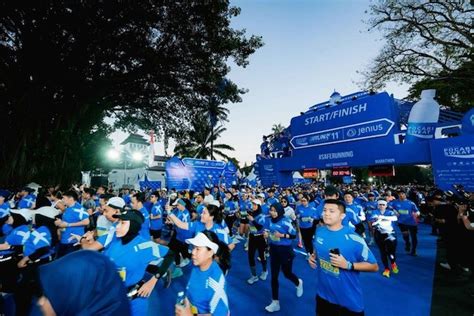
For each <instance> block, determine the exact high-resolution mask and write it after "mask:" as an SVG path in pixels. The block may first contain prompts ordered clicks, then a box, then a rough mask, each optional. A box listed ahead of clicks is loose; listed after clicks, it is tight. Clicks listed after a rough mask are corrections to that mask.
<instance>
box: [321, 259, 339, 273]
mask: <svg viewBox="0 0 474 316" xmlns="http://www.w3.org/2000/svg"><path fill="white" fill-rule="evenodd" d="M319 265H320V266H321V269H323V270H324V271H327V272H330V273H332V274H335V275H339V268H337V267H335V266H333V265H332V264H331V262H328V261H326V260H323V259H321V258H319Z"/></svg>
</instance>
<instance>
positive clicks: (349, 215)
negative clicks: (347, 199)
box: [342, 204, 360, 228]
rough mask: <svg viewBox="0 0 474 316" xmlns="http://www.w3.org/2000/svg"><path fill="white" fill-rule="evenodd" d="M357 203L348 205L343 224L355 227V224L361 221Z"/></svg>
mask: <svg viewBox="0 0 474 316" xmlns="http://www.w3.org/2000/svg"><path fill="white" fill-rule="evenodd" d="M356 206H358V205H357V204H352V205H349V206H348V205H346V217H344V219H343V220H342V225H344V226H348V227H351V228H354V227H355V225H357V224H359V223H360V218H359V213H358V210H359V209H358V208H356Z"/></svg>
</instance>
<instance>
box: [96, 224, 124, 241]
mask: <svg viewBox="0 0 474 316" xmlns="http://www.w3.org/2000/svg"><path fill="white" fill-rule="evenodd" d="M118 223H119V222H118V221H117V222H115V223H112V226H110V227H109V229H108V231H107V233H105V234H103V235H101V236H99V238H97V242H98V243H100V244H101V245H102V246H103V247H104V248H107V247H108V246H109V245H110V244H111V243H112V242H113V241H114V240H115V239H117V236H116V235H115V231H116V230H117V225H118Z"/></svg>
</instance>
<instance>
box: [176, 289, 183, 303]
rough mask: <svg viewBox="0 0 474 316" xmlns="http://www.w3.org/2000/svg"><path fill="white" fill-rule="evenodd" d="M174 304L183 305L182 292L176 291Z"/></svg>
mask: <svg viewBox="0 0 474 316" xmlns="http://www.w3.org/2000/svg"><path fill="white" fill-rule="evenodd" d="M176 305H179V306H184V292H182V291H181V292H178V297H177V298H176Z"/></svg>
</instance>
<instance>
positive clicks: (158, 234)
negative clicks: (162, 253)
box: [150, 229, 161, 239]
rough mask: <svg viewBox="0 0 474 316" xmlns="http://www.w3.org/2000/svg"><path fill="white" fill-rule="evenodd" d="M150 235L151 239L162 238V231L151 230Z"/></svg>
mask: <svg viewBox="0 0 474 316" xmlns="http://www.w3.org/2000/svg"><path fill="white" fill-rule="evenodd" d="M150 235H151V237H153V239H157V238H161V229H159V230H154V229H150Z"/></svg>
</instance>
